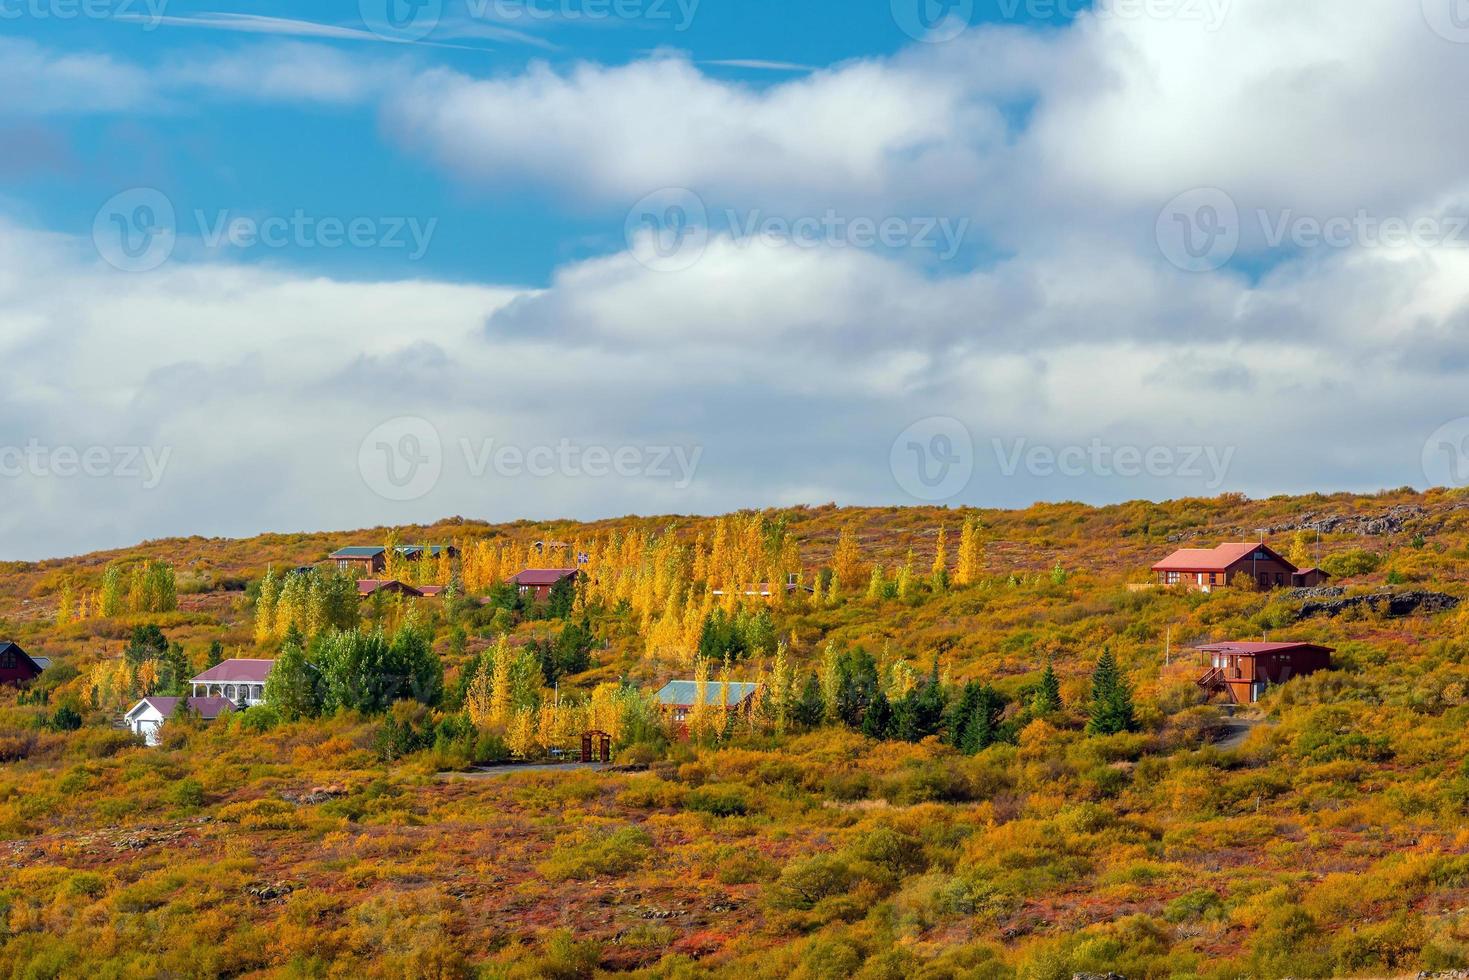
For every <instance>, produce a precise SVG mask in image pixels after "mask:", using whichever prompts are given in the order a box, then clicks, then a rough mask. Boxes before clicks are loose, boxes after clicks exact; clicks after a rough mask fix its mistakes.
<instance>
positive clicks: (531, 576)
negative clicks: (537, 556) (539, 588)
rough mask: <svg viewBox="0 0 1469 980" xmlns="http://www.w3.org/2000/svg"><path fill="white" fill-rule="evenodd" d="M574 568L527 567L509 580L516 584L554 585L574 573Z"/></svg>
mask: <svg viewBox="0 0 1469 980" xmlns="http://www.w3.org/2000/svg"><path fill="white" fill-rule="evenodd" d="M576 573H577V569H575V568H527V569H526V570H525V571H523V572H521V573H520V574H519V575H517V576H515V577H514V578H512V579H511V580H510V581H512V582H514V583H515V584H516V585H532V586H534V585H555V584H556V583H557V582H559V581H561V580H562V579H564V578H571V577H572V576H574V575H576Z"/></svg>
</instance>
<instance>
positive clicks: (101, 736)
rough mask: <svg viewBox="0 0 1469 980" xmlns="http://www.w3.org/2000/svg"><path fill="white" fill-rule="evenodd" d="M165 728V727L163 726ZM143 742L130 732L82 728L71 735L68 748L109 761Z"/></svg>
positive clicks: (93, 757)
mask: <svg viewBox="0 0 1469 980" xmlns="http://www.w3.org/2000/svg"><path fill="white" fill-rule="evenodd" d="M165 727H166V726H165ZM142 744H143V740H142V739H141V738H140V737H139V736H137V735H135V734H133V733H132V732H130V731H118V730H117V729H112V728H83V729H82V730H81V731H78V732H75V733H73V735H72V736H71V741H70V745H69V747H70V748H71V750H72V751H74V752H76V753H78V754H80V755H84V756H87V757H88V758H91V759H109V758H111V757H112V756H115V755H117V754H118V753H119V752H122V751H125V750H127V749H131V748H137V747H139V746H141V745H142Z"/></svg>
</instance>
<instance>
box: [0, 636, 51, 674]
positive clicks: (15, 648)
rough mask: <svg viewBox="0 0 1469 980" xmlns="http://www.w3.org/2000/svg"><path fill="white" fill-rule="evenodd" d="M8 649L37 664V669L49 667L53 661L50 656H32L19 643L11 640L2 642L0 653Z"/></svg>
mask: <svg viewBox="0 0 1469 980" xmlns="http://www.w3.org/2000/svg"><path fill="white" fill-rule="evenodd" d="M7 651H11V652H14V653H18V654H20V655H21V657H22V658H24V659H26V660H29V661H30V662H31V663H32V664H33V665H34V666H35V668H36V670H45V669H46V668H47V667H49V666H51V661H50V660H49V659H48V658H46V657H41V658H39V659H37V658H36V657H33V656H31V655H30V654H28V653H26V652H25V651H24V650H22V649H21V648H20V644H19V643H12V642H10V641H9V640H5V641H3V642H0V653H5V652H7ZM43 661H44V663H43Z"/></svg>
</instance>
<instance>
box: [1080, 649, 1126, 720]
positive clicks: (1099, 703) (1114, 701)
mask: <svg viewBox="0 0 1469 980" xmlns="http://www.w3.org/2000/svg"><path fill="white" fill-rule="evenodd" d="M1088 714H1089V715H1090V719H1089V720H1088V721H1087V723H1086V730H1087V734H1089V735H1115V734H1117V733H1118V732H1130V731H1136V729H1137V720H1136V719H1135V718H1134V717H1133V713H1132V688H1131V687H1130V686H1129V685H1128V683H1127V679H1126V678H1125V677H1123V676H1122V670H1121V668H1119V667H1118V666H1117V658H1116V657H1114V656H1112V650H1111V648H1110V647H1109V648H1105V649H1103V650H1102V656H1101V658H1100V659H1099V660H1098V661H1097V669H1096V671H1095V672H1093V674H1092V695H1091V703H1090V706H1089V710H1088Z"/></svg>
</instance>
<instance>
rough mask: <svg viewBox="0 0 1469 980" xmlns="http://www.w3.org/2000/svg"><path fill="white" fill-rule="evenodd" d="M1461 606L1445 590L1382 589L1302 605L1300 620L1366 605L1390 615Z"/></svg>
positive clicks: (1436, 611) (1340, 612)
mask: <svg viewBox="0 0 1469 980" xmlns="http://www.w3.org/2000/svg"><path fill="white" fill-rule="evenodd" d="M1458 605H1459V599H1458V597H1457V596H1451V595H1445V594H1444V593H1442V592H1422V591H1413V592H1379V593H1376V594H1374V595H1358V596H1352V597H1350V598H1347V599H1331V600H1328V601H1325V602H1308V603H1306V604H1305V605H1303V606H1301V609H1300V612H1298V613H1297V614H1296V618H1297V619H1310V618H1311V617H1312V616H1340V615H1341V614H1342V613H1344V612H1347V611H1348V610H1350V609H1361V608H1363V607H1366V608H1368V609H1371V610H1372V611H1373V612H1374V613H1378V614H1382V615H1387V616H1411V615H1413V614H1414V613H1440V612H1447V611H1448V610H1450V609H1455V608H1457V607H1458Z"/></svg>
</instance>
